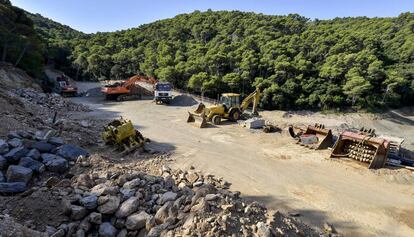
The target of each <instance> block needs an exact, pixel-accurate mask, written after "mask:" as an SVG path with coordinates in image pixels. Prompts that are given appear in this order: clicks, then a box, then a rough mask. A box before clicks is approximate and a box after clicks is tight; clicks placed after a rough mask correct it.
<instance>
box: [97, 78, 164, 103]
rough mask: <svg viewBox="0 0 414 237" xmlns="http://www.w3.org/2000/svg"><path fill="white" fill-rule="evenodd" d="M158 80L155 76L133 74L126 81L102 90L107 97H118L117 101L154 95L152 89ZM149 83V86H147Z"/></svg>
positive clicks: (107, 86)
mask: <svg viewBox="0 0 414 237" xmlns="http://www.w3.org/2000/svg"><path fill="white" fill-rule="evenodd" d="M156 82H157V80H156V79H155V78H153V77H146V76H133V77H131V78H129V79H128V80H126V81H124V82H116V83H114V84H110V85H106V86H104V87H102V89H101V91H102V92H103V93H104V94H105V95H106V98H107V99H116V100H117V101H123V100H131V99H141V98H142V96H152V95H153V92H152V91H151V89H152V88H153V85H154V84H155V83H156ZM146 85H149V86H146Z"/></svg>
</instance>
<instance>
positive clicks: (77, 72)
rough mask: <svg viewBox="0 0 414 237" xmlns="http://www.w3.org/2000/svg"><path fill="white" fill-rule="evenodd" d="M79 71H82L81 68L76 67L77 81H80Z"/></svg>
mask: <svg viewBox="0 0 414 237" xmlns="http://www.w3.org/2000/svg"><path fill="white" fill-rule="evenodd" d="M79 70H80V66H79V65H78V66H77V67H76V77H75V80H76V81H77V80H78V77H79Z"/></svg>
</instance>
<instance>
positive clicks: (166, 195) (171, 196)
mask: <svg viewBox="0 0 414 237" xmlns="http://www.w3.org/2000/svg"><path fill="white" fill-rule="evenodd" d="M175 199H177V193H174V192H171V191H168V192H166V193H164V194H163V195H162V196H161V199H160V204H164V203H166V202H168V201H175Z"/></svg>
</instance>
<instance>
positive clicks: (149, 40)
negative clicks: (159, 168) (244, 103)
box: [31, 10, 414, 109]
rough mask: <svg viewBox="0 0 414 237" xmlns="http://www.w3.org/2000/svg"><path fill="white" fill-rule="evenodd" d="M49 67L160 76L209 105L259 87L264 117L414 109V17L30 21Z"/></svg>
mask: <svg viewBox="0 0 414 237" xmlns="http://www.w3.org/2000/svg"><path fill="white" fill-rule="evenodd" d="M31 18H32V19H33V20H34V22H35V24H36V29H37V31H38V32H39V33H40V34H41V35H42V37H43V38H45V40H46V41H47V42H48V53H47V55H48V58H49V59H52V60H53V61H55V62H56V64H57V66H59V67H62V68H67V70H68V71H72V72H76V73H77V75H79V77H80V78H83V79H91V80H98V79H108V78H114V79H115V78H116V79H120V78H127V77H129V76H132V75H134V74H146V75H150V76H156V77H157V78H159V79H160V80H162V81H169V82H171V83H173V84H174V86H175V87H177V88H182V89H190V90H192V91H195V92H198V93H205V94H207V95H209V96H211V97H214V98H215V97H216V96H217V94H219V93H223V92H228V91H234V92H240V93H242V94H244V95H245V94H247V93H249V92H251V91H253V90H254V88H255V87H256V86H259V87H260V88H261V90H262V91H263V97H262V99H261V102H260V104H261V106H262V107H264V108H267V109H275V108H277V109H302V108H305V109H336V108H339V107H344V106H351V105H357V106H359V107H365V108H367V107H369V106H378V105H380V106H382V105H385V106H393V107H398V106H404V105H413V104H414V82H413V81H414V67H413V65H414V14H413V13H403V14H401V15H400V16H398V17H395V18H367V17H357V18H335V19H333V20H314V21H310V20H309V19H307V18H304V17H302V16H299V15H296V14H291V15H288V16H269V15H263V14H255V13H245V12H238V11H218V12H213V11H210V10H209V11H206V12H199V11H195V12H193V13H191V14H182V15H178V16H176V17H174V18H172V19H166V20H161V21H156V22H154V23H151V24H146V25H142V26H140V27H138V28H134V29H129V30H123V31H117V32H110V33H96V34H91V35H85V34H82V33H80V32H77V31H75V30H72V29H70V28H69V27H66V26H62V25H60V24H58V23H54V22H52V21H50V20H47V19H46V20H45V19H44V18H42V17H40V16H39V15H31Z"/></svg>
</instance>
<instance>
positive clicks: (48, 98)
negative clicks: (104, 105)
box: [13, 88, 90, 112]
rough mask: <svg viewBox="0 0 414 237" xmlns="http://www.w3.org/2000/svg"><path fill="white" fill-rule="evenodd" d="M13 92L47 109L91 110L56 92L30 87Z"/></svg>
mask: <svg viewBox="0 0 414 237" xmlns="http://www.w3.org/2000/svg"><path fill="white" fill-rule="evenodd" d="M13 92H14V93H15V94H17V95H18V96H20V97H22V98H23V100H24V101H25V102H26V103H29V104H34V105H40V106H41V107H44V108H46V109H47V110H54V111H59V110H62V109H64V110H67V111H84V112H87V111H90V109H89V108H88V107H86V106H84V105H80V104H75V103H73V102H71V101H69V100H66V99H63V98H62V96H60V95H59V94H55V93H51V94H46V93H39V92H38V91H36V90H34V89H30V88H20V89H17V90H14V91H13Z"/></svg>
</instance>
